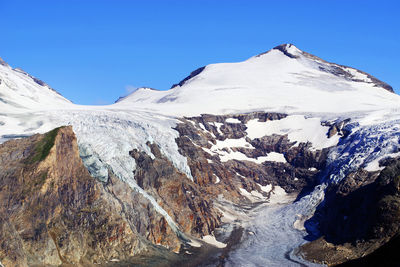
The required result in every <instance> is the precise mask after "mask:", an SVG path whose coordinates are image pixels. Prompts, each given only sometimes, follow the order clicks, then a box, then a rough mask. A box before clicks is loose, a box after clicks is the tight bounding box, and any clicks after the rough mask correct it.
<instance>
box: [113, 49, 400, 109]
mask: <svg viewBox="0 0 400 267" xmlns="http://www.w3.org/2000/svg"><path fill="white" fill-rule="evenodd" d="M289 51H291V52H292V53H295V54H296V55H297V56H298V58H290V57H288V56H286V55H284V54H283V53H282V52H281V51H279V50H276V49H273V50H270V51H269V52H268V53H265V54H262V55H260V56H255V57H252V58H250V59H248V60H246V61H243V62H238V63H221V64H211V65H208V66H206V67H205V69H204V70H203V71H202V72H201V73H200V74H198V75H197V76H195V77H193V78H192V79H190V80H188V81H186V82H185V83H184V84H183V85H182V86H176V87H174V88H173V89H171V90H167V91H155V90H150V89H146V88H143V89H139V90H137V91H136V92H134V93H132V94H131V95H129V96H127V97H125V98H124V99H123V100H121V101H119V102H118V103H117V104H115V105H116V106H118V107H120V108H122V107H123V108H136V109H142V110H148V111H157V112H161V113H163V114H171V115H178V116H194V115H199V114H201V113H209V114H229V113H242V112H248V111H262V110H268V111H276V112H284V113H288V112H289V113H303V114H306V113H309V112H318V113H337V114H338V113H347V112H355V111H370V110H379V109H382V108H387V107H388V106H396V107H398V106H399V102H400V101H399V96H398V95H395V94H393V93H390V92H388V91H387V90H385V89H383V88H381V87H377V86H375V85H374V84H373V83H371V82H370V81H369V79H367V78H366V76H365V74H362V73H361V72H359V71H357V70H355V69H352V68H347V70H348V72H351V73H350V74H352V75H356V76H357V77H355V78H359V80H360V81H358V82H356V81H351V80H348V79H346V78H345V77H341V76H337V75H334V74H331V73H328V72H326V71H322V70H321V69H320V67H321V66H322V67H324V68H325V69H329V68H331V64H329V63H327V62H322V61H320V60H315V59H312V58H309V57H306V56H304V55H303V54H302V53H301V52H299V51H300V50H298V49H297V48H296V47H295V46H293V45H292V46H290V47H289ZM294 51H296V52H294Z"/></svg>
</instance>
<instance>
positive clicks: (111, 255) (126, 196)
mask: <svg viewBox="0 0 400 267" xmlns="http://www.w3.org/2000/svg"><path fill="white" fill-rule="evenodd" d="M0 221H1V223H0V227H1V230H0V260H1V262H2V264H3V265H4V266H44V265H46V266H59V265H64V266H72V265H74V266H92V265H94V264H96V265H97V264H100V265H106V264H107V263H110V262H114V261H120V260H125V261H126V260H129V258H130V257H132V256H135V255H137V254H138V253H140V252H141V251H144V250H146V249H147V248H149V247H152V246H153V245H152V244H160V245H164V246H167V247H170V248H171V249H179V247H180V242H179V240H178V238H177V237H176V235H175V233H173V232H172V230H171V229H170V228H169V226H168V224H166V223H165V219H164V218H163V217H162V216H161V215H159V214H158V213H157V212H156V211H155V210H154V209H153V207H152V205H151V204H150V203H149V202H148V201H147V200H146V199H144V198H143V197H142V196H141V195H140V194H138V193H137V192H135V191H133V190H131V189H130V188H129V187H128V186H127V185H126V184H125V183H123V182H121V181H120V180H119V179H116V178H115V177H114V176H113V175H112V174H110V176H109V180H108V182H107V183H101V182H99V181H97V180H96V179H94V178H92V177H91V176H90V175H89V173H88V171H87V170H86V169H85V167H84V166H83V164H82V161H81V159H80V158H79V153H78V146H77V143H76V138H75V135H74V133H73V131H72V128H71V127H62V128H57V129H55V130H53V131H51V132H49V133H47V134H45V135H35V136H32V137H29V138H24V139H18V140H11V141H8V142H5V143H3V144H1V145H0Z"/></svg>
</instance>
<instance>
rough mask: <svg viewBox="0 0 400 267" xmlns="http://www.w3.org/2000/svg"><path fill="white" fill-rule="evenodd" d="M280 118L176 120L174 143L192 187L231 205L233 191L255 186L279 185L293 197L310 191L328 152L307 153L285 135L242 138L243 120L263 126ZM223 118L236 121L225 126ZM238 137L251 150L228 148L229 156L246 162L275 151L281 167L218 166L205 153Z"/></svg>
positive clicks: (252, 164) (304, 146)
mask: <svg viewBox="0 0 400 267" xmlns="http://www.w3.org/2000/svg"><path fill="white" fill-rule="evenodd" d="M285 117H286V115H285V114H279V113H264V112H254V113H248V114H237V115H225V116H214V115H202V116H201V117H193V118H185V119H184V120H182V123H181V124H178V125H177V126H176V130H177V131H178V132H179V133H180V136H179V138H178V139H177V144H178V146H179V149H180V153H181V154H182V155H184V156H186V157H187V159H188V164H189V167H190V169H191V172H192V175H193V178H194V182H195V183H196V184H199V185H201V186H203V187H206V188H208V191H210V192H214V194H221V193H222V194H223V195H224V196H225V197H227V198H228V199H231V200H234V199H240V195H239V193H238V188H245V189H247V190H248V191H252V190H256V191H260V189H259V186H258V185H257V184H256V183H258V184H261V185H263V186H265V185H267V184H272V185H275V186H276V185H279V186H281V187H283V188H284V189H285V191H286V192H288V193H294V192H297V193H298V192H300V191H301V190H302V189H304V188H307V187H310V188H311V187H313V186H314V185H315V184H316V182H318V181H317V178H318V174H319V171H320V170H321V169H323V168H324V166H325V161H326V155H327V152H328V149H323V150H311V145H310V144H308V143H300V144H298V145H297V146H294V143H293V142H290V141H289V139H288V137H287V135H272V136H264V137H262V138H256V139H253V140H251V139H250V138H249V137H247V133H246V129H247V127H246V125H245V124H246V123H247V122H248V121H249V120H252V119H257V120H258V121H260V122H266V121H268V120H280V119H282V118H285ZM229 118H231V119H236V120H237V121H238V122H237V123H230V122H229V120H228V119H229ZM240 138H245V140H246V141H247V142H248V143H249V145H251V146H252V148H246V147H231V148H230V150H231V151H233V152H235V151H236V152H241V153H243V154H244V155H245V156H246V157H248V158H249V159H256V158H258V157H261V156H266V155H267V154H268V153H271V152H276V153H280V154H282V155H283V156H284V158H285V160H286V162H274V161H266V162H263V163H255V162H252V161H250V160H248V161H247V160H240V161H238V160H228V161H225V162H223V161H221V158H220V157H219V156H218V155H212V154H210V153H208V152H206V151H207V149H210V148H211V147H212V145H213V144H215V143H216V141H217V140H219V141H224V140H226V139H240ZM204 149H206V150H204ZM216 177H218V179H219V180H220V181H221V182H219V183H218V184H215V182H216V179H217V178H216ZM260 192H261V191H260Z"/></svg>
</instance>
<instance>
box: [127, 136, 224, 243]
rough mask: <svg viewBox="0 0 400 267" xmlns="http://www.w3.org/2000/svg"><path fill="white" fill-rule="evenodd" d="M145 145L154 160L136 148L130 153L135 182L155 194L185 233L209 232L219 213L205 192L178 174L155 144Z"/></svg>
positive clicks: (203, 233) (205, 233)
mask: <svg viewBox="0 0 400 267" xmlns="http://www.w3.org/2000/svg"><path fill="white" fill-rule="evenodd" d="M148 146H149V147H150V148H151V152H152V153H153V155H154V156H155V159H151V157H150V156H148V155H147V154H146V153H144V152H139V151H137V150H133V151H131V153H130V154H131V156H132V157H134V158H135V159H136V162H137V167H136V171H135V179H136V180H137V183H138V185H139V186H140V187H142V188H143V189H145V190H146V191H147V192H148V193H150V194H151V195H152V196H154V198H155V199H156V200H157V202H158V203H159V204H160V205H161V206H162V207H163V208H164V209H165V210H166V211H167V212H168V213H169V214H170V215H171V216H172V218H173V219H174V221H175V222H177V223H178V224H179V225H180V227H181V229H182V230H183V231H184V232H186V233H190V234H192V235H194V236H197V237H201V236H204V235H208V234H211V233H212V231H213V230H214V229H215V228H216V227H217V226H218V225H219V223H220V214H219V213H218V212H217V210H215V209H214V208H213V207H212V199H209V196H208V195H207V191H205V190H204V189H203V188H202V187H201V186H200V185H198V184H196V183H194V182H192V181H190V180H189V179H188V178H187V177H186V175H185V174H183V173H180V172H179V171H178V170H177V169H176V168H175V167H174V166H173V164H172V163H171V162H170V161H169V160H168V159H167V158H166V157H164V156H163V155H162V154H161V152H160V150H159V148H158V147H157V145H155V144H150V143H148Z"/></svg>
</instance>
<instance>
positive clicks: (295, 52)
mask: <svg viewBox="0 0 400 267" xmlns="http://www.w3.org/2000/svg"><path fill="white" fill-rule="evenodd" d="M274 49H275V50H279V51H281V52H282V53H283V54H285V55H286V56H288V57H290V58H298V57H299V55H300V54H302V53H303V51H301V50H300V49H298V48H297V47H296V46H294V45H293V44H281V45H278V46H275V47H274V48H273V50H274Z"/></svg>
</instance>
